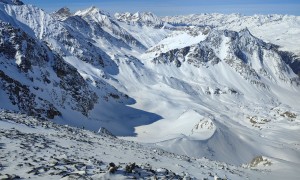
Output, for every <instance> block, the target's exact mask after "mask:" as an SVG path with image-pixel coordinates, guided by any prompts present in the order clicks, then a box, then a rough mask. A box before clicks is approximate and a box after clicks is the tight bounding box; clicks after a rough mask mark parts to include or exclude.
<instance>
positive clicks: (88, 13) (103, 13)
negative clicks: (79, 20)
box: [74, 6, 110, 16]
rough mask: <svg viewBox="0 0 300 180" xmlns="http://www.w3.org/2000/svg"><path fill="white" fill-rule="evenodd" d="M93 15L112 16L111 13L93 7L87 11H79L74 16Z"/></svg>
mask: <svg viewBox="0 0 300 180" xmlns="http://www.w3.org/2000/svg"><path fill="white" fill-rule="evenodd" d="M93 14H94V15H95V14H101V15H106V16H110V15H109V13H107V12H104V11H102V10H100V9H99V8H97V7H96V6H91V7H89V8H87V9H84V10H79V11H77V12H75V14H74V15H77V16H89V15H93Z"/></svg>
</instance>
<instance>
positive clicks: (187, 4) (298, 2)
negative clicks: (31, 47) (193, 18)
mask: <svg viewBox="0 0 300 180" xmlns="http://www.w3.org/2000/svg"><path fill="white" fill-rule="evenodd" d="M23 2H24V3H26V4H33V5H36V6H38V7H40V8H42V9H44V10H46V11H47V12H53V11H55V10H57V9H59V8H61V7H69V8H70V9H71V11H76V10H79V9H85V8H88V7H91V6H93V5H94V6H96V7H98V8H99V9H101V10H104V11H106V12H109V13H115V12H137V11H150V12H153V13H155V14H157V15H159V16H165V15H181V14H182V15H184V14H197V13H198V14H199V13H214V12H216V13H225V14H229V13H241V14H244V15H253V14H291V15H300V0H252V1H250V0H23Z"/></svg>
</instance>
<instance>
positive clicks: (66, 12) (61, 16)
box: [51, 7, 73, 20]
mask: <svg viewBox="0 0 300 180" xmlns="http://www.w3.org/2000/svg"><path fill="white" fill-rule="evenodd" d="M51 15H52V17H54V18H56V19H58V20H65V19H66V18H68V17H70V16H72V15H73V14H72V13H71V11H70V9H69V8H67V7H63V8H60V9H59V10H57V11H55V12H54V13H52V14H51Z"/></svg>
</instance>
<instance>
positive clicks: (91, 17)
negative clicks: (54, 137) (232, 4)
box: [0, 3, 300, 179]
mask: <svg viewBox="0 0 300 180" xmlns="http://www.w3.org/2000/svg"><path fill="white" fill-rule="evenodd" d="M202 16H204V17H207V16H209V17H211V18H212V19H213V18H215V19H216V20H215V22H216V23H217V24H218V26H217V25H210V24H206V23H205V22H204V23H201V21H200V19H201V18H204V17H202ZM219 16H220V17H222V18H221V19H222V20H226V19H227V20H228V19H230V18H232V19H233V23H232V24H230V23H224V24H222V22H219V21H221V20H220V19H218V18H219ZM193 17H195V18H196V17H197V18H199V21H194V24H193V25H188V24H190V22H189V21H188V19H187V20H185V22H184V23H176V22H177V21H180V20H181V19H184V18H183V17H178V19H177V20H176V18H175V17H166V18H162V19H161V18H159V17H157V16H155V15H154V14H152V13H136V14H130V13H124V14H121V13H119V14H116V15H115V17H112V16H110V15H109V14H107V13H105V12H103V11H101V10H100V9H98V8H96V7H91V8H88V9H86V10H81V11H78V12H76V13H74V14H72V13H70V12H69V10H68V9H67V8H63V9H60V10H58V11H57V12H55V13H52V14H48V13H46V12H45V11H43V10H42V9H40V8H38V7H35V6H32V5H21V6H19V5H12V4H11V3H8V4H7V3H6V4H3V3H2V4H0V21H1V24H0V34H1V36H0V54H1V55H0V64H1V66H0V87H1V88H0V102H1V103H0V108H3V109H6V110H13V111H18V112H22V113H26V114H28V115H32V116H36V117H39V119H43V120H51V121H54V122H56V123H58V124H68V125H71V126H75V127H81V128H82V127H84V128H85V129H88V130H91V131H98V130H99V128H100V127H101V130H100V132H99V133H100V135H101V134H102V135H104V136H110V137H111V136H113V135H116V136H117V137H119V138H121V139H124V140H133V141H138V142H141V143H146V144H147V145H150V146H152V147H159V148H161V149H164V150H167V151H169V152H172V153H176V154H182V155H187V156H188V157H195V158H202V157H206V158H208V159H210V160H214V161H220V162H225V163H229V164H234V165H235V167H238V166H241V165H242V164H249V163H250V162H251V161H252V160H253V159H255V158H256V157H257V158H256V159H255V160H253V163H254V164H255V163H256V161H262V162H265V159H267V160H266V161H267V162H269V161H271V162H272V164H273V165H270V168H269V169H270V174H271V175H272V177H277V178H280V177H281V176H277V175H278V174H277V172H278V173H279V174H280V173H282V174H283V175H285V176H288V177H291V178H293V177H296V176H298V174H297V171H294V170H295V168H293V167H292V166H291V164H295V165H296V166H295V167H297V165H299V162H300V159H299V157H300V156H299V152H300V151H299V149H300V148H299V140H298V137H299V136H300V134H299V132H300V131H299V129H300V124H299V123H300V119H299V117H300V109H299V102H300V99H299V97H300V96H299V92H300V86H299V82H300V80H299V75H297V74H298V73H299V66H298V62H299V57H298V56H297V51H298V50H299V49H298V47H299V46H293V48H294V49H291V51H292V52H287V51H283V50H284V49H285V48H287V47H288V46H278V45H277V44H276V42H277V41H273V40H274V39H273V40H272V41H270V42H266V41H265V39H268V38H269V37H271V36H268V35H265V34H266V33H265V30H266V28H269V27H273V26H274V27H275V25H276V27H279V25H282V24H283V23H285V22H283V21H281V19H279V20H274V21H273V20H270V22H269V21H268V20H265V21H263V22H264V23H261V24H260V26H259V28H261V29H260V30H259V29H258V27H256V26H254V24H256V23H257V22H256V21H257V18H256V16H253V18H250V17H249V18H248V17H247V18H246V19H247V22H248V24H253V26H249V27H248V26H247V27H248V28H246V27H245V28H242V29H238V30H237V31H234V28H237V27H239V25H238V24H239V23H237V22H241V21H240V20H239V18H238V17H241V19H243V16H239V15H236V14H235V15H228V16H225V15H219V14H215V15H214V14H211V15H201V16H200V17H199V16H198V15H197V16H196V15H195V16H193ZM260 17H261V19H264V18H263V16H260ZM283 17H284V16H283ZM283 17H282V18H283ZM269 18H271V19H272V18H273V17H269ZM274 18H275V19H276V18H277V16H276V17H274ZM286 18H287V19H293V18H292V17H290V16H287V17H286ZM297 18H298V17H296V18H294V20H293V21H296V22H298V20H297ZM251 19H252V21H251ZM266 19H268V16H266ZM283 19H284V18H283ZM208 22H210V21H208ZM250 22H252V23H250ZM275 22H276V23H278V24H276V23H275ZM288 22H290V21H288ZM274 23H275V24H274ZM257 24H259V23H257ZM229 25H232V27H229ZM244 25H246V24H244ZM269 25H270V26H269ZM277 25H278V26H277ZM225 26H228V28H227V27H225ZM290 27H292V28H295V29H294V32H295V34H293V33H286V34H285V36H287V37H288V38H286V39H285V40H286V41H283V40H284V39H282V42H284V43H285V45H289V46H291V45H292V43H296V44H297V43H298V42H297V40H296V41H293V42H292V43H291V42H289V40H290V39H296V38H295V37H296V36H297V32H298V30H299V29H298V28H297V23H294V24H290ZM281 31H283V28H279V29H276V31H274V34H273V35H272V37H274V36H275V35H276V36H277V34H276V33H278V35H279V36H280V35H281V33H280V32H281ZM257 32H259V33H262V34H261V35H262V36H263V37H262V39H261V38H258V37H257V35H256V34H257ZM279 45H281V44H279ZM13 116H17V115H13ZM17 117H19V116H17ZM20 118H21V117H20ZM16 119H18V118H16ZM25 119H27V118H25ZM29 119H30V118H29ZM24 121H27V120H24ZM4 124H5V127H6V126H9V127H11V125H8V124H7V123H6V122H4ZM16 127H18V125H16ZM112 134H113V135H112ZM93 137H94V136H93ZM122 141H123V140H122ZM124 142H126V141H124ZM258 144H259V145H260V146H258ZM99 148H100V147H99ZM109 157H111V156H109ZM261 159H263V160H261ZM126 161H128V160H127V159H126ZM167 161H170V159H168V160H167ZM254 161H255V162H254ZM151 162H152V161H151ZM158 162H159V161H158ZM267 162H265V163H267ZM107 163H108V162H107ZM267 164H269V163H267ZM280 166H284V167H287V170H279V167H280ZM262 169H266V168H265V167H262ZM277 170H278V171H277ZM142 171H143V170H142ZM180 171H181V169H180ZM241 171H243V172H244V169H243V170H241ZM245 171H247V170H245ZM287 172H292V173H291V174H290V175H289V174H288V173H287ZM191 174H193V176H194V177H195V178H196V179H199V178H200V177H204V176H202V175H199V174H195V172H194V170H192V171H191ZM249 174H250V175H249V177H251V178H256V177H258V176H260V175H261V174H260V175H258V176H255V175H254V174H253V173H252V171H251V172H250V173H249ZM205 177H206V176H205ZM242 177H245V176H242ZM247 177H248V176H247Z"/></svg>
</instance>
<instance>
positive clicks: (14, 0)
mask: <svg viewBox="0 0 300 180" xmlns="http://www.w3.org/2000/svg"><path fill="white" fill-rule="evenodd" d="M0 3H5V4H12V5H24V3H23V2H22V1H21V0H0Z"/></svg>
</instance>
